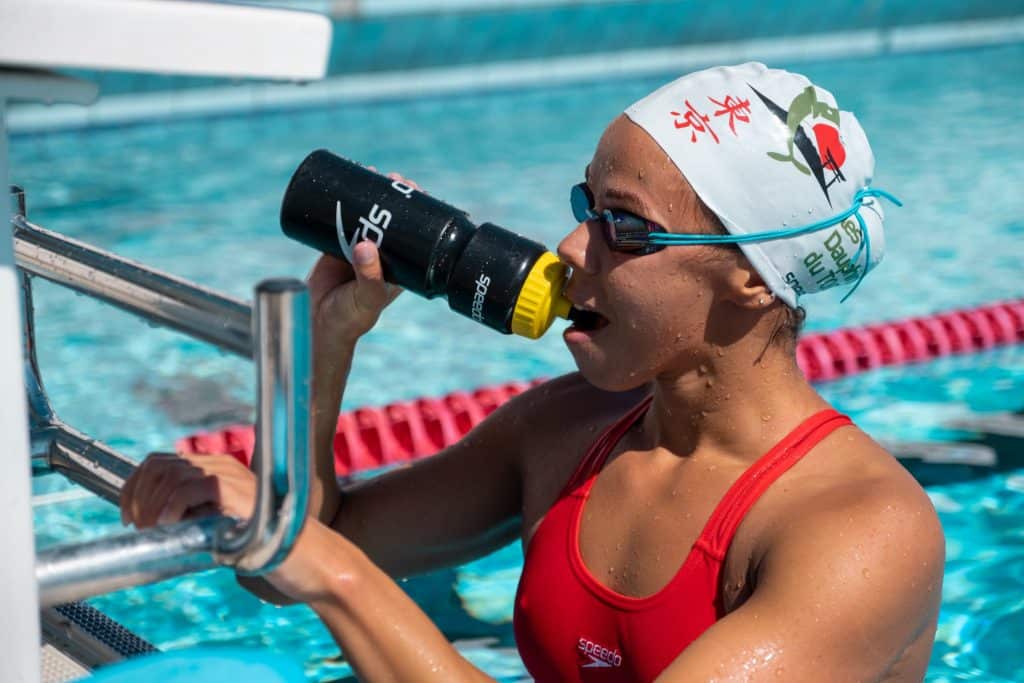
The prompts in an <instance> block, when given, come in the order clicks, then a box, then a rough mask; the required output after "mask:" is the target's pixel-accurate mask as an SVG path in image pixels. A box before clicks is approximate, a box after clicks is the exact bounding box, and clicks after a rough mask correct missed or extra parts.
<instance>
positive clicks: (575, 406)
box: [478, 373, 647, 529]
mask: <svg viewBox="0 0 1024 683" xmlns="http://www.w3.org/2000/svg"><path fill="white" fill-rule="evenodd" d="M646 393H647V389H646V387H643V388H639V389H636V390H633V391H627V392H608V391H603V390H601V389H598V388H596V387H594V386H593V385H592V384H590V383H589V382H587V381H586V380H585V379H583V377H582V376H581V375H580V374H579V373H570V374H568V375H563V376H561V377H557V378H555V379H552V380H550V381H548V382H545V383H544V384H541V385H539V386H536V387H533V388H532V389H530V390H529V391H526V392H524V393H522V394H520V395H518V396H516V397H515V398H513V399H511V400H510V401H508V402H507V403H505V404H504V405H502V406H501V407H500V408H499V409H498V410H496V411H495V412H494V413H492V414H491V416H490V417H489V418H488V419H487V421H486V422H487V424H481V425H480V427H479V428H482V429H483V430H485V431H486V433H487V434H488V439H489V440H490V441H491V442H492V443H497V444H501V445H500V447H501V448H503V449H508V452H509V456H510V457H512V458H514V459H515V464H516V467H517V470H518V473H519V476H520V479H521V483H522V493H523V500H522V508H523V516H524V521H525V524H524V526H525V528H526V529H532V528H533V527H534V525H535V524H536V523H537V521H538V520H539V519H540V518H542V517H543V515H544V513H546V512H547V510H548V509H549V508H550V507H551V505H552V504H553V503H554V501H555V499H556V498H557V497H558V493H559V491H561V490H562V488H563V487H564V486H565V484H566V482H568V481H569V479H570V477H571V476H572V474H573V472H575V471H576V468H577V466H578V465H579V463H580V461H581V459H582V458H583V456H584V454H585V453H586V452H587V450H588V449H589V448H590V446H591V444H592V443H593V442H594V441H595V440H596V439H597V437H598V436H599V435H600V433H601V431H602V430H604V429H605V428H606V427H607V426H609V425H610V424H612V423H613V422H615V421H616V420H617V419H618V418H620V417H621V416H622V415H623V414H625V413H626V412H628V411H629V409H630V408H632V407H634V406H635V405H636V404H637V403H638V402H639V401H641V400H642V399H643V397H644V396H645V395H646ZM479 428H478V429H479Z"/></svg>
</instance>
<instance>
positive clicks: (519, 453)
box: [331, 379, 562, 575]
mask: <svg viewBox="0 0 1024 683" xmlns="http://www.w3.org/2000/svg"><path fill="white" fill-rule="evenodd" d="M560 381H562V380H561V379H558V380H553V381H552V383H558V382H560ZM549 384H551V383H549ZM549 393H550V388H548V385H542V386H540V387H535V388H533V389H530V390H528V391H526V392H524V393H523V394H520V395H518V396H516V397H514V398H512V399H511V400H510V401H508V402H507V403H505V404H504V405H502V406H500V407H499V408H498V409H497V410H495V411H494V412H493V413H491V414H490V415H489V416H488V417H487V418H486V419H485V420H483V421H482V422H481V423H480V424H479V425H477V426H476V427H475V428H474V429H473V430H472V431H470V432H469V433H468V434H467V435H466V436H465V437H464V438H462V439H461V440H459V441H458V442H457V443H455V444H453V445H452V446H449V447H448V448H445V449H444V450H442V451H440V452H439V453H437V454H436V455H433V456H430V457H428V458H423V459H421V460H418V461H416V462H414V463H412V464H411V465H409V466H406V467H400V468H397V469H395V470H392V471H390V472H387V473H385V474H383V475H381V476H378V477H375V478H373V479H371V480H368V481H366V482H363V483H360V484H357V485H355V486H353V487H351V488H348V489H346V491H345V492H344V495H343V500H342V502H341V506H340V508H339V512H338V514H337V516H336V517H335V519H334V520H333V522H332V524H331V526H332V527H333V528H334V529H335V530H337V531H339V532H340V533H342V534H343V535H344V536H346V537H347V538H349V539H350V540H351V541H353V542H354V543H355V544H356V545H358V546H359V547H360V548H361V549H362V550H363V552H365V553H366V554H367V555H368V556H369V557H370V558H371V559H372V560H373V561H374V562H375V563H377V564H378V566H380V567H381V568H382V569H384V570H385V571H387V572H388V573H390V574H392V575H407V574H412V573H417V572H422V571H427V570H429V569H433V568H436V567H440V566H448V565H453V564H457V563H461V562H464V561H466V560H468V559H471V558H473V557H477V556H479V555H482V554H484V553H486V552H489V551H491V550H494V549H496V548H498V547H500V546H501V545H504V544H505V543H508V542H509V541H511V540H513V539H514V538H516V537H517V536H518V534H519V532H520V529H521V511H522V480H523V477H522V459H523V457H524V455H523V454H524V452H525V451H527V450H529V449H536V448H544V446H543V443H541V442H540V441H539V440H538V438H537V436H536V433H537V432H542V431H544V430H543V429H536V428H535V427H537V425H538V423H539V422H540V421H543V420H545V419H547V418H545V417H544V415H545V414H546V413H547V414H549V413H551V411H552V406H551V405H549V404H550V403H551V402H550V401H548V400H546V399H547V397H548V394H549ZM527 427H529V428H527Z"/></svg>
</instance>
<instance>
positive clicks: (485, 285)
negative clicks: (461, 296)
mask: <svg viewBox="0 0 1024 683" xmlns="http://www.w3.org/2000/svg"><path fill="white" fill-rule="evenodd" d="M475 284H476V291H475V292H473V307H472V309H471V310H470V313H471V314H472V318H473V320H475V321H477V322H478V323H482V322H483V321H484V298H485V297H486V296H487V290H488V289H489V288H490V286H491V278H489V277H487V276H486V275H484V274H483V273H480V277H478V278H477V279H476V283H475Z"/></svg>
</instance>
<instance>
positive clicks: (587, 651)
mask: <svg viewBox="0 0 1024 683" xmlns="http://www.w3.org/2000/svg"><path fill="white" fill-rule="evenodd" d="M576 649H577V650H578V651H579V652H580V654H582V655H583V656H584V657H586V658H587V659H586V660H583V661H581V663H580V668H581V669H610V668H616V667H620V666H622V655H621V654H619V650H618V648H616V649H614V650H609V649H608V648H606V647H604V646H602V645H599V644H598V643H595V642H594V641H592V640H589V639H587V638H583V637H580V639H579V641H578V642H577V643H576ZM584 662H585V663H584Z"/></svg>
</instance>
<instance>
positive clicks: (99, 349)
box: [11, 45, 1024, 681]
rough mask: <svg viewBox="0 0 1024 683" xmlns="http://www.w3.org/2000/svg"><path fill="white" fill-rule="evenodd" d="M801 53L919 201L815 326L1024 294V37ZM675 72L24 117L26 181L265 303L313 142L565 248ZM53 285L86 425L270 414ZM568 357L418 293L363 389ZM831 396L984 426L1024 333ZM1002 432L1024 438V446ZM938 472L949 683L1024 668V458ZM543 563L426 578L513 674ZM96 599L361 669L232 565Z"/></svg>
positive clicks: (377, 335)
mask: <svg viewBox="0 0 1024 683" xmlns="http://www.w3.org/2000/svg"><path fill="white" fill-rule="evenodd" d="M799 70H801V71H803V72H805V73H807V74H808V75H809V76H811V78H812V79H814V80H815V81H817V82H820V83H822V84H823V85H825V86H826V87H828V88H830V89H831V90H832V91H833V92H834V93H835V94H836V96H837V98H838V100H839V103H840V105H841V106H843V108H847V109H851V110H853V111H855V112H856V113H857V114H858V117H859V118H860V120H861V122H862V123H863V125H864V127H865V129H866V130H867V131H868V134H869V136H870V137H871V139H872V142H873V147H874V151H875V155H876V158H877V177H876V181H875V184H876V185H877V186H879V187H882V188H886V189H888V190H890V191H892V192H894V193H895V194H897V195H898V196H900V197H901V198H903V199H904V200H905V202H906V207H905V208H903V209H892V210H891V211H890V214H889V215H890V220H889V224H888V226H889V227H888V233H887V243H888V247H887V257H886V260H885V262H884V263H883V265H882V266H881V268H880V269H879V270H878V271H877V272H875V273H874V274H872V275H871V276H869V277H868V278H867V280H865V282H864V283H863V284H862V285H861V288H860V290H859V291H858V292H857V294H856V295H855V296H854V297H853V298H851V299H850V300H849V301H848V302H847V303H845V304H843V305H841V306H840V305H839V304H838V300H839V297H840V296H841V292H833V293H825V294H823V295H820V296H819V297H816V298H812V299H808V300H807V301H806V304H807V306H808V311H809V321H808V328H809V329H811V330H821V329H831V328H834V327H838V326H842V325H855V324H858V323H865V322H869V321H876V320H880V319H891V318H899V317H904V316H909V315H920V314H926V313H929V312H932V311H938V310H944V309H949V308H952V307H957V306H969V305H973V304H980V303H985V302H990V301H993V300H998V299H1009V298H1016V297H1019V296H1020V295H1021V286H1020V283H1019V278H1020V273H1021V266H1020V264H1021V261H1022V259H1024V218H1022V216H1024V199H1022V197H1021V194H1020V192H1019V189H1018V188H1019V184H1020V178H1022V177H1024V139H1022V137H1021V136H1020V135H1018V134H1017V133H1016V131H1017V127H1018V125H1019V115H1018V113H1017V112H1018V111H1019V104H1018V103H1019V102H1020V101H1021V100H1022V98H1024V79H1021V78H1020V74H1021V73H1024V46H1022V45H1015V46H1006V47H998V48H989V49H985V50H975V51H965V52H957V53H948V54H931V55H917V56H913V55H905V56H899V57H886V58H877V59H876V58H872V59H861V60H846V61H841V62H828V63H815V64H803V65H800V67H799ZM670 77H671V75H668V74H667V75H666V76H665V77H663V78H655V79H634V80H630V81H622V80H616V81H609V82H602V83H592V84H586V85H577V86H566V87H559V88H555V89H537V90H529V91H517V92H508V93H499V94H489V95H477V96H474V95H465V96H458V97H454V96H451V97H446V98H443V99H442V98H438V99H433V100H417V101H409V102H401V103H388V104H376V105H373V104H367V105H359V106H353V105H349V106H346V107H344V108H339V109H318V110H315V111H309V112H305V113H298V114H296V113H291V114H287V115H274V116H264V117H258V118H256V117H251V118H224V119H214V120H205V121H201V122H182V123H174V124H162V125H159V126H140V127H134V128H129V129H125V130H116V131H115V130H110V131H93V132H82V133H68V134H54V135H40V136H30V137H20V138H16V139H14V140H13V141H12V145H11V151H12V155H13V176H14V180H15V181H17V182H20V183H22V184H24V185H25V186H26V187H27V190H28V202H29V215H30V217H31V218H32V219H33V220H35V221H36V222H38V223H40V224H41V225H44V226H46V227H49V228H52V229H55V230H59V231H61V232H64V233H66V234H68V235H71V236H73V237H76V238H79V239H83V240H86V241H89V242H92V243H94V244H97V245H98V246H101V247H104V248H107V249H111V250H113V251H116V252H118V253H120V254H123V255H126V256H128V257H131V258H136V259H139V260H143V261H145V262H147V263H149V264H152V265H154V266H157V267H160V268H163V269H165V270H168V271H170V272H173V273H175V274H178V275H181V276H183V277H186V278H189V279H192V280H195V281H198V282H200V283H203V284H205V285H208V286H211V287H214V288H217V289H220V290H224V291H227V292H229V293H232V294H235V295H237V296H240V297H246V298H248V296H249V293H250V292H251V288H252V286H253V284H254V283H255V282H256V281H257V280H259V279H260V278H263V277H270V276H280V275H292V276H302V275H303V274H304V273H305V271H306V270H307V269H308V268H309V266H310V265H311V263H312V260H313V255H312V254H311V253H310V252H309V251H308V250H307V249H305V248H303V247H301V246H299V245H297V244H294V243H292V242H290V241H288V240H286V239H284V238H283V237H282V236H281V234H280V230H279V227H278V224H277V210H278V206H279V202H280V195H281V192H282V190H283V188H284V185H285V183H286V182H287V180H288V177H289V175H290V173H291V171H292V170H293V169H294V167H295V166H296V165H297V164H298V162H299V161H300V160H301V159H302V158H303V156H304V155H305V154H306V153H307V152H308V151H310V150H311V149H314V148H317V147H328V148H331V149H333V150H335V151H337V152H339V153H341V154H344V155H346V156H350V157H352V158H355V159H358V160H360V161H364V162H366V163H372V164H375V165H377V166H378V167H380V168H383V169H395V170H400V171H401V172H403V173H404V174H405V175H407V176H409V177H411V178H414V179H416V180H417V181H418V182H419V183H421V184H422V185H423V186H424V187H426V188H427V189H428V190H430V191H431V192H432V193H433V194H435V195H436V196H439V197H442V198H444V199H446V200H448V201H449V202H451V203H453V204H455V205H458V206H461V207H464V208H466V209H468V210H469V211H470V212H471V214H472V215H473V216H474V217H476V218H477V219H479V220H490V221H493V222H496V223H498V224H501V225H504V226H506V227H509V228H513V229H515V230H517V231H519V232H522V233H525V234H528V235H531V236H533V237H535V238H537V239H540V240H541V241H544V242H545V243H547V244H548V245H549V246H553V245H554V244H555V243H556V242H557V240H558V239H559V237H560V235H562V234H564V233H565V232H566V231H567V230H568V229H569V228H570V227H571V226H570V217H569V211H568V206H567V195H568V187H569V186H570V185H571V184H573V183H575V182H578V180H579V179H580V177H581V174H582V171H583V167H584V165H585V164H586V162H587V161H588V160H589V156H590V154H591V152H592V151H593V146H594V144H595V143H596V140H597V138H598V137H599V135H600V133H601V131H602V129H603V126H604V125H605V124H606V123H607V122H608V120H610V119H611V118H612V117H613V116H614V115H615V114H616V113H618V112H619V111H620V110H621V109H622V108H623V107H624V106H626V105H627V104H629V103H630V102H632V101H633V100H635V99H636V98H638V97H640V96H642V95H643V94H645V93H647V92H648V91H650V90H651V89H653V88H654V87H655V86H657V85H658V84H660V83H661V82H663V81H665V80H667V79H668V78H670ZM36 291H37V301H36V313H37V333H38V350H39V355H40V363H41V365H42V367H43V377H44V382H45V383H46V386H47V389H48V390H49V392H50V394H51V396H52V398H53V402H54V405H55V408H56V410H57V412H58V413H59V414H60V415H61V416H62V417H63V418H64V419H66V420H67V421H68V422H70V423H71V424H73V425H75V426H77V427H79V428H80V429H83V430H84V431H86V432H88V433H90V434H91V435H94V436H96V437H98V438H100V439H103V440H105V441H107V442H109V443H112V444H113V445H115V446H116V447H118V448H120V449H122V450H124V451H125V452H127V453H129V454H131V455H134V456H137V457H142V456H143V455H144V454H145V453H146V452H147V451H149V450H155V449H166V448H168V447H170V446H171V445H172V443H173V441H174V440H175V439H176V438H178V437H180V436H181V435H184V434H186V433H189V432H191V431H195V430H196V429H199V428H205V427H213V426H216V425H219V424H224V423H226V422H232V421H239V420H243V419H248V417H249V401H250V396H251V395H252V380H251V374H252V371H251V368H250V366H249V365H248V364H247V363H245V362H243V361H241V360H238V359H235V358H233V357H230V356H226V355H224V354H221V353H218V352H216V351H214V350H211V349H209V348H207V347H205V346H203V345H201V344H199V343H196V342H193V341H190V340H187V339H184V338H181V337H179V336H177V335H174V334H171V333H169V332H167V331H164V330H159V329H153V328H149V327H147V326H145V325H144V324H142V323H139V322H138V321H136V320H134V319H132V318H130V317H129V316H127V315H125V314H122V313H120V312H117V311H113V310H111V309H109V308H106V307H103V306H101V305H100V304H98V303H96V302H94V301H91V300H89V299H87V298H84V297H78V296H74V295H72V294H71V293H69V292H66V291H63V290H59V289H57V288H56V287H53V286H51V285H48V284H46V283H39V284H38V286H37V288H36ZM570 368H571V359H570V357H569V356H568V354H567V353H566V352H565V350H564V348H563V347H562V344H561V341H560V339H559V335H558V334H557V333H554V334H550V335H549V338H546V339H542V340H540V341H538V342H533V343H531V342H527V341H524V340H520V339H513V338H511V337H502V336H500V335H496V334H494V333H491V332H489V331H488V330H486V329H484V328H482V327H480V326H478V325H476V324H475V323H472V322H470V321H468V320H465V319H463V318H461V317H457V316H455V315H454V314H451V313H449V312H448V311H447V309H446V307H445V305H444V304H443V303H442V302H436V301H435V302H425V301H423V300H421V299H418V298H416V297H414V296H411V295H405V296H403V297H402V298H400V299H399V300H398V301H397V302H396V303H395V304H394V307H393V310H390V311H388V312H387V313H386V314H385V316H384V318H383V320H382V322H381V324H380V325H379V326H378V328H377V329H375V330H374V331H373V332H372V333H371V335H369V336H368V337H367V339H366V340H365V343H363V345H362V346H361V349H360V356H359V358H358V359H357V362H356V366H355V368H354V371H353V376H352V379H351V381H350V384H349V387H350V388H349V394H348V396H347V397H346V404H345V405H346V408H352V407H355V406H358V405H364V404H378V403H383V402H387V401H392V400H396V399H401V398H409V397H413V396H418V395H424V394H426V395H437V394H441V393H445V392H448V391H451V390H454V389H465V388H470V387H475V386H478V385H481V384H488V383H493V382H500V381H506V380H509V379H526V378H533V377H537V376H541V375H554V374H557V373H561V372H564V371H567V370H569V369H570ZM822 391H823V393H824V394H825V395H826V397H827V398H828V399H829V400H831V401H833V402H834V403H835V404H836V405H837V406H838V407H839V408H840V409H842V410H845V411H847V412H849V413H850V414H851V415H852V416H853V417H854V418H855V419H856V420H857V421H858V422H859V423H860V424H861V426H863V427H864V428H865V429H866V430H867V431H869V432H870V433H871V434H873V435H874V436H876V437H877V438H883V439H906V440H916V441H920V440H925V441H927V440H948V439H957V438H961V439H964V438H970V437H972V436H976V435H971V434H963V433H957V432H953V431H951V430H950V429H948V428H947V427H945V426H944V425H945V424H946V423H947V422H948V421H949V420H951V419H954V418H962V417H965V416H970V415H972V414H986V413H991V412H997V411H1007V410H1015V411H1020V410H1024V351H1022V350H1020V349H1013V348H1011V349H1002V350H996V351H992V352H989V353H985V354H977V355H972V356H967V357H962V358H955V359H946V360H942V361H938V362H934V363H928V364H922V365H918V366H913V367H905V368H894V369H886V370H883V371H878V372H873V373H870V374H867V375H863V376H860V377H854V378H850V379H847V380H843V381H841V382H835V383H832V384H829V385H824V386H823V387H822ZM999 448H1000V449H1001V454H1005V455H1006V456H1007V457H1012V456H1014V455H1015V456H1017V457H1020V456H1022V455H1024V453H1021V452H1020V451H1021V447H1020V442H1019V441H1018V442H1017V443H1016V444H1013V443H1011V442H1007V443H1002V444H999ZM940 478H941V477H940ZM61 488H63V484H62V483H61V482H59V481H57V480H55V479H52V478H48V479H44V480H40V481H38V482H36V490H37V492H49V491H55V490H58V489H61ZM929 492H930V494H931V496H932V499H933V501H934V502H935V504H936V507H937V508H938V509H939V512H940V515H941V516H942V520H943V523H944V525H945V529H946V532H947V535H948V539H949V540H948V558H947V561H948V566H947V579H946V585H945V588H944V601H943V611H942V616H941V623H940V630H939V635H938V639H937V643H936V647H935V651H934V655H933V659H932V664H931V667H930V670H929V680H932V681H944V680H954V679H955V680H960V679H975V680H985V681H991V680H1021V679H1022V677H1024V655H1021V654H1020V651H1019V645H1018V639H1017V636H1018V635H1019V633H1020V632H1021V629H1022V628H1024V603H1022V601H1021V600H1020V598H1019V596H1020V595H1022V594H1024V593H1022V592H1021V588H1022V585H1021V584H1022V582H1024V543H1022V539H1024V536H1022V535H1021V531H1020V530H1021V529H1024V474H1018V473H1016V472H1013V471H1010V472H1004V473H1000V474H996V475H994V476H989V477H983V478H978V479H970V480H964V481H959V482H953V481H946V482H945V483H937V484H935V485H932V486H930V487H929ZM36 524H37V529H38V539H39V545H40V547H45V546H47V545H52V544H54V543H57V542H61V541H65V540H70V539H76V540H82V539H85V538H89V537H93V536H99V535H104V534H107V533H110V532H112V531H114V530H115V529H117V528H118V527H119V525H118V524H117V517H116V514H115V512H114V510H113V509H112V508H111V507H110V506H108V505H106V504H104V503H100V502H97V501H93V500H74V501H71V502H65V503H62V504H53V505H41V506H39V507H38V508H37V510H36ZM521 559H522V558H521V552H520V550H519V548H518V547H517V546H510V547H508V548H506V549H504V550H502V551H500V552H499V553H497V554H495V555H493V556H491V557H488V558H485V559H483V560H480V561H478V562H476V563H472V564H469V565H466V566H463V567H459V568H456V569H452V570H446V571H443V572H437V573H434V574H431V575H428V576H426V577H419V578H416V579H413V580H410V581H409V582H408V583H407V584H406V587H407V588H408V590H409V591H410V593H412V594H413V596H414V597H416V598H417V600H419V601H420V603H421V604H422V605H424V607H425V608H426V609H427V610H428V611H429V612H430V614H431V615H432V616H433V617H434V618H435V619H436V620H437V621H438V622H439V623H440V625H441V626H442V628H443V630H444V631H445V633H446V634H447V635H449V637H451V638H453V639H462V640H464V641H467V642H466V643H465V644H464V645H463V647H464V648H465V651H466V652H467V654H468V655H469V656H470V657H471V658H474V661H476V662H477V663H479V664H480V665H481V666H483V667H484V668H485V669H486V670H487V671H489V672H490V673H492V674H493V675H495V676H496V677H499V678H501V679H502V680H516V679H518V678H519V677H520V676H522V675H523V672H522V668H521V665H520V663H519V661H518V658H517V657H516V656H515V653H514V650H512V649H511V648H512V647H513V643H512V639H511V628H510V625H509V623H508V619H509V616H510V610H511V600H512V595H513V593H514V589H515V583H516V580H517V577H518V568H519V566H520V564H521ZM94 602H95V604H97V605H98V606H99V607H100V608H101V609H103V610H104V611H107V612H108V613H110V614H111V615H112V616H114V617H115V618H117V619H119V620H121V621H122V622H124V623H125V624H126V625H127V626H128V627H129V628H131V629H133V630H135V631H137V632H138V633H140V634H141V635H142V636H143V637H145V638H148V639H149V640H151V641H153V642H154V643H155V644H156V645H158V646H159V647H162V648H177V647H184V646H187V645H190V644H194V643H198V642H206V643H211V642H212V643H233V644H243V645H261V646H265V647H268V648H272V649H274V650H277V651H280V652H283V653H286V654H287V655H289V656H291V657H294V658H296V659H297V660H299V661H301V662H302V663H303V664H304V665H305V667H306V670H307V672H308V673H309V675H310V678H311V679H314V680H320V679H328V680H330V679H333V678H342V677H344V676H345V675H346V672H347V668H346V666H345V664H344V663H343V662H342V661H339V660H338V658H337V655H338V651H337V648H336V646H335V645H334V644H333V642H332V641H331V640H330V637H329V635H328V634H327V632H326V630H324V629H323V627H322V626H321V625H320V624H319V622H318V621H317V620H316V619H315V617H314V616H313V615H312V613H311V612H309V611H308V610H307V609H306V608H304V607H290V608H274V607H271V606H267V605H263V604H261V603H259V602H258V601H257V600H256V599H254V598H252V597H250V596H249V595H248V594H246V593H245V592H244V591H242V590H240V589H238V588H237V587H235V586H234V580H233V577H232V575H231V574H230V573H229V572H226V571H215V572H207V573H205V574H202V575H197V576H192V577H186V578H183V579H179V580H174V581H168V582H164V583H161V584H158V585H155V586H149V587H144V588H139V589H133V590H126V591H121V592H118V593H115V594H112V595H109V596H104V597H102V598H98V599H96V600H94ZM480 639H487V640H485V641H481V640H480Z"/></svg>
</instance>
